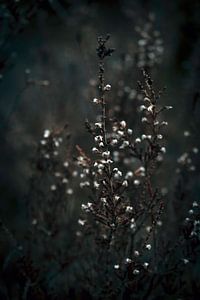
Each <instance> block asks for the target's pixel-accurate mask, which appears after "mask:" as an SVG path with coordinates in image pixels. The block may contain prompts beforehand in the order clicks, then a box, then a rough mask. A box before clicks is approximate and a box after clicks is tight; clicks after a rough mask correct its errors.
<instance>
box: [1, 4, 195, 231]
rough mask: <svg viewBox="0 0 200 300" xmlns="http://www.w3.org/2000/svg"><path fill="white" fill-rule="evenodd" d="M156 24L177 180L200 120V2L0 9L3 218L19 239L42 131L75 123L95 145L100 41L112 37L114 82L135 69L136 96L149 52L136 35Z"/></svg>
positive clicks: (158, 75) (158, 70) (110, 76)
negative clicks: (92, 122)
mask: <svg viewBox="0 0 200 300" xmlns="http://www.w3.org/2000/svg"><path fill="white" fill-rule="evenodd" d="M149 19H150V20H153V30H155V31H156V32H157V31H158V32H160V36H161V39H162V41H161V43H162V47H161V48H159V49H160V50H159V51H160V54H162V55H161V59H160V60H159V61H158V63H157V64H156V66H155V68H153V71H152V76H153V79H154V81H155V83H156V85H157V86H159V87H161V88H162V87H164V86H166V87H167V90H166V93H165V95H164V97H163V98H162V101H163V103H166V104H167V105H172V106H173V107H174V109H173V111H172V112H170V114H169V115H168V116H167V117H168V121H169V124H170V126H169V130H168V135H169V137H168V151H169V155H168V160H167V163H168V172H170V170H171V169H170V168H172V166H173V164H174V162H176V160H177V157H178V156H179V155H180V154H181V153H182V152H184V151H185V150H184V139H182V137H183V136H184V131H187V130H189V127H190V126H191V123H192V121H193V116H194V115H193V109H194V106H195V114H196V117H197V119H198V116H200V114H199V112H198V110H199V108H198V105H197V103H198V101H199V100H198V98H199V76H200V61H199V49H200V34H199V32H200V2H199V1H198V0H193V1H188V0H175V1H158V0H149V1H148V0H124V1H123V0H121V1H120V0H112V1H111V0H109V1H108V0H100V1H97V0H96V1H95V0H88V1H86V0H85V1H84V0H82V1H81V0H80V1H78V0H49V1H48V0H29V1H26V0H15V1H14V0H13V1H11V0H4V1H1V2H0V95H1V96H0V139H1V147H0V151H1V153H0V164H1V168H0V190H1V202H0V211H1V218H2V219H3V220H4V221H6V223H7V224H9V226H10V228H12V230H13V231H15V230H17V227H16V224H19V220H21V218H23V216H24V214H25V209H24V207H25V195H26V194H27V192H28V186H29V185H28V182H29V179H30V176H31V166H30V161H31V159H32V157H33V155H34V151H35V149H36V146H37V144H38V141H39V140H40V139H41V136H42V134H43V131H44V129H47V128H50V129H52V128H59V127H60V126H61V127H62V126H64V125H65V124H66V123H68V124H69V128H70V132H71V133H72V143H73V144H76V143H78V144H81V145H83V147H84V146H85V147H87V143H88V140H87V138H85V137H86V134H85V130H84V126H83V124H84V121H85V119H86V118H90V117H91V116H92V114H93V111H92V109H91V105H90V100H91V99H92V97H93V96H94V95H95V93H94V85H95V80H96V78H97V71H98V65H97V58H96V38H97V36H99V35H105V34H106V33H110V34H111V39H110V42H109V43H110V45H111V46H112V47H114V48H116V51H115V53H114V54H113V56H112V57H111V59H109V61H108V64H107V66H106V79H107V81H108V83H111V84H112V85H113V86H115V85H117V84H118V83H119V79H120V80H121V79H123V78H124V80H125V77H124V76H123V74H124V73H125V70H126V69H124V68H127V70H128V72H129V73H128V74H132V75H133V76H132V77H131V76H128V78H127V80H128V83H127V85H128V86H129V87H131V89H132V90H136V89H137V79H138V78H140V68H141V67H142V66H143V65H142V63H141V64H140V63H138V64H136V63H135V57H136V56H137V53H138V51H139V48H138V47H139V46H141V45H140V42H138V41H139V40H140V39H141V37H140V36H139V34H138V28H139V27H140V26H144V25H145V24H146V23H148V22H149V21H148V20H149ZM137 62H138V60H137ZM123 63H125V67H124V68H123ZM125 85H126V82H125ZM113 103H115V102H114V99H113V101H112V105H113ZM130 105H132V106H134V101H132V102H130ZM199 143H200V142H198V140H197V141H196V144H199Z"/></svg>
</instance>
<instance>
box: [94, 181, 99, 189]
mask: <svg viewBox="0 0 200 300" xmlns="http://www.w3.org/2000/svg"><path fill="white" fill-rule="evenodd" d="M99 186H100V184H99V183H98V182H97V181H94V187H95V189H98V188H99Z"/></svg>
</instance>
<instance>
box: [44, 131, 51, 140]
mask: <svg viewBox="0 0 200 300" xmlns="http://www.w3.org/2000/svg"><path fill="white" fill-rule="evenodd" d="M50 133H51V131H50V130H49V129H46V130H45V131H44V138H45V139H47V138H48V137H49V136H50Z"/></svg>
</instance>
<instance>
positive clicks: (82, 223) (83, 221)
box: [78, 219, 86, 226]
mask: <svg viewBox="0 0 200 300" xmlns="http://www.w3.org/2000/svg"><path fill="white" fill-rule="evenodd" d="M85 223H86V220H81V219H79V220H78V224H79V225H81V226H84V225H85Z"/></svg>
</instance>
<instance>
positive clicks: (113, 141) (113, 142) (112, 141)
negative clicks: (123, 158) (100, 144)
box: [110, 139, 118, 146]
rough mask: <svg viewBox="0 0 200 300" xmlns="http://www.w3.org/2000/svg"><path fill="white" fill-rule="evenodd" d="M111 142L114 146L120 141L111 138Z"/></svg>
mask: <svg viewBox="0 0 200 300" xmlns="http://www.w3.org/2000/svg"><path fill="white" fill-rule="evenodd" d="M110 143H111V145H112V146H114V145H116V144H117V143H118V140H117V139H113V140H111V142H110Z"/></svg>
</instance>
